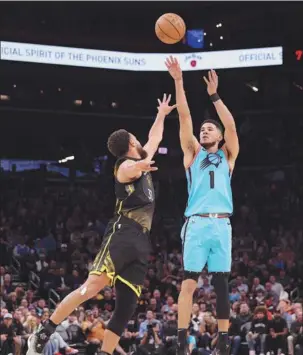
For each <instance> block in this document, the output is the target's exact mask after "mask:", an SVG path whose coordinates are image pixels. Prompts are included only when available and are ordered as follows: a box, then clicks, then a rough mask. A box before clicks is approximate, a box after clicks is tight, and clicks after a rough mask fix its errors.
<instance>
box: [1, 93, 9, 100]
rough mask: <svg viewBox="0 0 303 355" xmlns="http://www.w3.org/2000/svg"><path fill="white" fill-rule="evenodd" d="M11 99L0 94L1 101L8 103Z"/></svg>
mask: <svg viewBox="0 0 303 355" xmlns="http://www.w3.org/2000/svg"><path fill="white" fill-rule="evenodd" d="M10 99H11V98H10V96H8V95H2V94H0V100H1V101H9V100H10Z"/></svg>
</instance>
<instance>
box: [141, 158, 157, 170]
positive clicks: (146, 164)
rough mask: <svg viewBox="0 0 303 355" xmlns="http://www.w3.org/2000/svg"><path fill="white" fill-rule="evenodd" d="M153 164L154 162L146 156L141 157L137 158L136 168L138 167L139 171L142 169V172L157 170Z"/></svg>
mask: <svg viewBox="0 0 303 355" xmlns="http://www.w3.org/2000/svg"><path fill="white" fill-rule="evenodd" d="M153 164H155V162H154V160H150V159H148V158H147V159H143V160H139V161H137V163H136V165H137V167H138V169H140V170H141V171H144V172H147V171H156V170H158V168H157V167H155V166H152V165H153Z"/></svg>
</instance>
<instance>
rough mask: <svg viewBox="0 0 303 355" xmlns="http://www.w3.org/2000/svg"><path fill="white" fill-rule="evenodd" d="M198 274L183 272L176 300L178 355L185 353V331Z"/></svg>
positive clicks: (187, 325)
mask: <svg viewBox="0 0 303 355" xmlns="http://www.w3.org/2000/svg"><path fill="white" fill-rule="evenodd" d="M199 274H200V273H197V272H188V271H185V273H184V281H183V282H182V285H181V292H180V294H179V299H178V348H179V349H178V353H179V354H180V355H181V354H185V352H186V339H187V329H188V327H189V322H190V315H191V312H192V305H193V294H194V292H195V290H196V288H197V281H198V277H199Z"/></svg>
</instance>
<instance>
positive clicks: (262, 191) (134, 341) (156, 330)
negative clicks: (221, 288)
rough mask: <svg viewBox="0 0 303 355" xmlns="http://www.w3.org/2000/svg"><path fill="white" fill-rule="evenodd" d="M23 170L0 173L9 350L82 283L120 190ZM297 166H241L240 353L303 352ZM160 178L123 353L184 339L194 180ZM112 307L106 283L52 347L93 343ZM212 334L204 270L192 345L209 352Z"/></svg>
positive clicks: (235, 323) (234, 276)
mask: <svg viewBox="0 0 303 355" xmlns="http://www.w3.org/2000/svg"><path fill="white" fill-rule="evenodd" d="M19 174H20V178H17V179H16V180H14V181H13V182H12V179H8V180H6V179H2V182H3V184H1V185H2V188H0V189H1V195H0V261H1V267H0V280H1V319H0V336H1V352H0V354H1V355H8V354H16V355H21V354H23V353H24V352H25V351H26V347H27V339H28V338H29V337H30V335H31V334H32V333H33V332H34V331H35V330H36V329H37V327H38V326H39V324H40V323H41V322H42V321H43V320H45V319H47V318H49V317H50V315H51V313H52V311H53V309H54V308H55V307H56V304H57V303H58V302H59V300H60V299H62V298H63V297H64V296H66V295H67V294H68V293H69V292H71V291H72V290H74V289H76V288H77V287H79V286H80V285H81V284H82V283H83V281H84V280H85V278H86V277H87V274H88V271H89V270H90V267H91V265H92V261H93V258H94V256H95V255H96V253H97V252H98V249H99V246H100V244H101V241H102V236H103V232H104V228H105V226H106V223H107V221H108V218H109V217H110V215H111V212H112V210H113V201H114V197H113V195H112V194H113V192H112V180H111V178H109V180H108V182H107V183H106V182H103V185H102V186H101V185H100V184H99V183H93V184H91V185H81V186H80V185H71V184H68V183H66V182H64V183H61V184H60V183H58V184H56V185H54V184H51V183H48V182H46V181H44V180H43V179H45V177H44V178H43V179H42V180H43V181H41V177H40V178H38V177H36V178H35V179H34V178H33V176H30V177H24V176H23V177H22V173H19ZM299 177H300V172H299V171H298V170H292V169H287V168H286V169H280V168H279V169H276V170H273V171H263V170H261V171H260V170H258V169H253V170H251V171H246V170H245V169H243V170H242V169H238V170H236V172H235V176H234V181H233V186H234V200H235V205H236V213H235V216H234V217H233V218H232V223H233V267H232V272H231V275H230V282H229V285H230V301H231V310H230V330H229V335H230V341H231V344H232V348H231V354H232V355H238V354H244V353H248V352H249V354H250V355H254V354H255V353H258V354H261V355H263V354H267V353H269V354H271V353H274V354H276V355H277V354H289V355H302V354H303V321H302V290H303V283H302V275H303V272H302V270H303V268H302V267H303V261H302V257H301V256H302V250H303V222H302V218H301V215H302V214H301V213H300V211H302V207H303V206H302V193H303V191H302V187H301V186H300V184H297V182H298V181H299ZM243 181H245V184H244V183H243ZM167 184H168V185H169V188H167V187H168V185H167ZM181 185H182V188H181ZM157 186H158V189H159V195H158V208H157V214H156V216H155V222H154V225H153V232H152V235H151V238H152V242H153V247H154V252H153V253H152V254H151V255H150V259H149V269H148V273H147V275H146V279H145V281H144V288H143V292H142V295H141V297H140V299H139V300H138V307H137V311H136V314H135V315H134V317H133V319H132V320H131V321H130V322H129V323H128V324H127V325H126V328H125V332H124V333H123V336H122V338H121V341H120V343H119V346H118V347H117V349H116V352H117V353H119V354H123V355H124V354H130V353H132V354H134V353H136V354H144V355H147V354H173V353H175V349H176V340H177V317H178V306H177V300H178V293H179V291H180V287H181V281H182V272H183V270H182V260H181V258H182V256H181V245H180V240H179V232H180V229H181V226H182V218H181V214H182V209H183V208H184V205H185V200H186V188H185V182H184V180H182V181H170V182H167V181H166V182H164V181H158V182H157ZM176 191H178V194H176ZM176 195H177V197H178V200H179V201H178V203H179V205H180V208H176V204H175V207H174V209H172V208H171V207H170V206H172V203H173V201H174V200H173V198H175V196H176ZM164 200H166V202H167V201H169V203H168V202H167V203H166V204H165V203H164V202H165V201H164ZM162 202H163V203H162ZM114 308H115V289H114V288H110V287H108V288H105V289H104V290H102V291H101V292H100V294H99V295H98V296H97V297H95V298H94V299H92V300H90V301H88V302H87V303H85V304H83V305H81V306H80V307H79V308H78V309H76V310H75V312H74V313H73V314H72V315H70V316H69V317H68V319H67V320H65V321H64V322H63V323H62V324H60V325H59V326H58V328H57V332H56V333H55V335H53V336H52V338H51V340H50V341H49V343H48V344H47V347H46V349H45V355H54V354H56V355H59V354H76V353H83V354H88V355H92V354H95V353H97V352H98V349H99V348H100V344H101V343H102V340H103V336H104V331H105V329H106V325H107V323H108V321H109V319H110V317H111V314H112V311H113V309H114ZM216 340H217V323H216V294H215V293H214V288H213V286H212V276H211V274H209V273H208V271H207V269H205V270H203V271H202V272H201V276H200V278H199V282H198V288H197V290H196V293H195V296H194V304H193V309H192V318H191V324H190V327H189V329H188V344H189V349H190V352H191V353H192V354H197V353H199V354H205V355H208V354H210V353H211V351H212V349H213V348H214V346H215V344H216Z"/></svg>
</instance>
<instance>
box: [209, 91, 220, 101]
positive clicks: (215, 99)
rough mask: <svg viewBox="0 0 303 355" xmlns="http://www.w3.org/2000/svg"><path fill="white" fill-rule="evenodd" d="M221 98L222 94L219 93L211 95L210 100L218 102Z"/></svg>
mask: <svg viewBox="0 0 303 355" xmlns="http://www.w3.org/2000/svg"><path fill="white" fill-rule="evenodd" d="M219 100H221V98H220V96H219V95H218V94H217V93H215V94H212V95H210V101H211V102H216V101H219Z"/></svg>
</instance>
